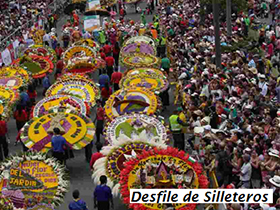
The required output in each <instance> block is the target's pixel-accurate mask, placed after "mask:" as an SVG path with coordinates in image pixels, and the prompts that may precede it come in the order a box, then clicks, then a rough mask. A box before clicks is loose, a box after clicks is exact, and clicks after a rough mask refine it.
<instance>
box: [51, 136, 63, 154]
mask: <svg viewBox="0 0 280 210" xmlns="http://www.w3.org/2000/svg"><path fill="white" fill-rule="evenodd" d="M64 145H66V139H65V138H64V137H63V136H53V137H52V149H53V151H54V152H64V148H63V146H64Z"/></svg>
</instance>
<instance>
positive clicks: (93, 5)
mask: <svg viewBox="0 0 280 210" xmlns="http://www.w3.org/2000/svg"><path fill="white" fill-rule="evenodd" d="M88 9H89V10H98V9H101V5H100V1H99V0H88Z"/></svg>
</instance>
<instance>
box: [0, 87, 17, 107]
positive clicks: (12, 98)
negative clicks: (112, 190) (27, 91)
mask: <svg viewBox="0 0 280 210" xmlns="http://www.w3.org/2000/svg"><path fill="white" fill-rule="evenodd" d="M0 99H1V100H3V104H7V105H13V104H15V103H16V101H17V100H18V99H19V93H18V92H17V91H16V90H12V89H10V88H8V87H5V86H1V85H0Z"/></svg>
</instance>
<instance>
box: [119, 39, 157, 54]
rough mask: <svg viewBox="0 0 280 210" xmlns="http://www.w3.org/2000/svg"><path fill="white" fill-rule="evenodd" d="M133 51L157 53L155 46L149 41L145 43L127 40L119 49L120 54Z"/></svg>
mask: <svg viewBox="0 0 280 210" xmlns="http://www.w3.org/2000/svg"><path fill="white" fill-rule="evenodd" d="M134 52H140V53H146V54H151V55H156V54H157V51H156V47H155V46H154V45H151V44H150V43H147V42H145V41H135V42H132V43H130V42H129V43H126V44H124V45H123V47H122V49H121V53H120V55H121V56H125V55H126V54H129V53H134Z"/></svg>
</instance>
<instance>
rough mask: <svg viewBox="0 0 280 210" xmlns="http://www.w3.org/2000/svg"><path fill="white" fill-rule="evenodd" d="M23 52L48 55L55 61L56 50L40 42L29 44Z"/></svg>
mask: <svg viewBox="0 0 280 210" xmlns="http://www.w3.org/2000/svg"><path fill="white" fill-rule="evenodd" d="M23 54H26V55H38V56H42V57H48V58H49V59H50V60H51V61H52V62H53V63H56V62H57V56H56V52H55V51H54V50H53V49H52V48H51V47H49V46H44V45H42V44H34V45H30V46H29V47H28V48H27V49H26V50H25V51H24V52H23Z"/></svg>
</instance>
